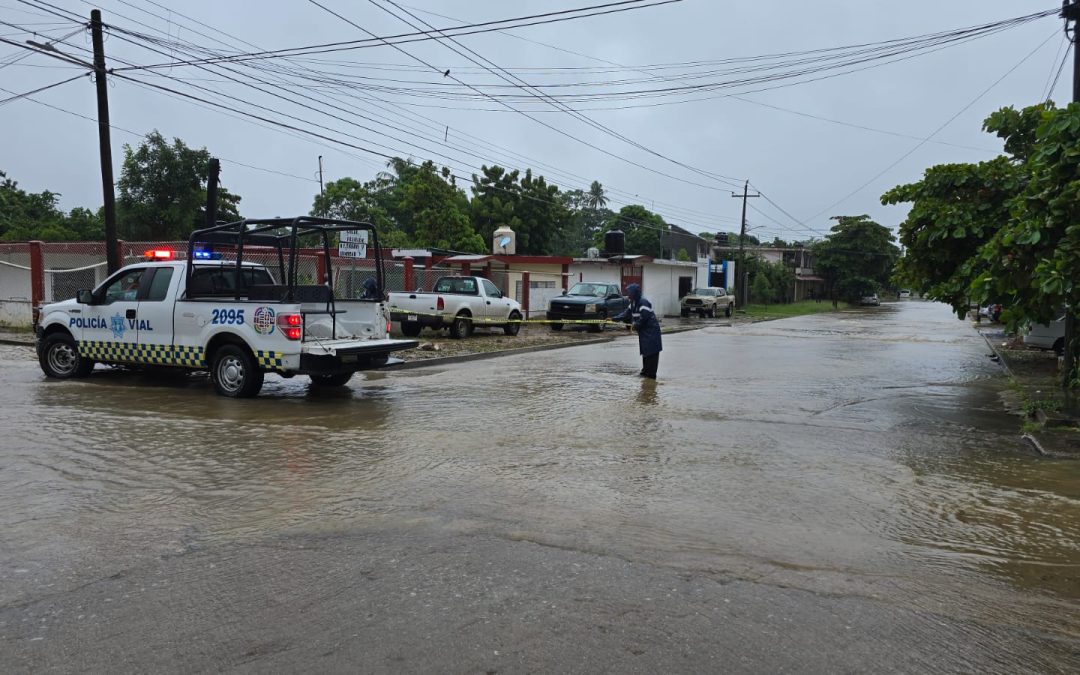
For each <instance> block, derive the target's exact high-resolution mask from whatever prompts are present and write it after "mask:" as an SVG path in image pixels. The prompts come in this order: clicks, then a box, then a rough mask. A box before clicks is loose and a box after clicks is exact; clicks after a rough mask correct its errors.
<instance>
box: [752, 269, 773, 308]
mask: <svg viewBox="0 0 1080 675" xmlns="http://www.w3.org/2000/svg"><path fill="white" fill-rule="evenodd" d="M750 298H751V300H752V301H753V302H758V303H761V304H763V305H768V304H770V303H771V302H772V301H773V300H774V298H773V287H772V284H771V283H769V277H768V275H767V274H757V275H755V276H754V280H753V281H751V282H750Z"/></svg>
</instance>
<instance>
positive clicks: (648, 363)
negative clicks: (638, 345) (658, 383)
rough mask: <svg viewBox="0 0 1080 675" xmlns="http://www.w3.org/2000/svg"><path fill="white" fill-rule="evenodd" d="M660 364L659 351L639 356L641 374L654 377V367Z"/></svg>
mask: <svg viewBox="0 0 1080 675" xmlns="http://www.w3.org/2000/svg"><path fill="white" fill-rule="evenodd" d="M659 365H660V352H657V353H655V354H649V355H648V356H642V357H641V374H642V376H644V377H651V378H652V379H654V380H655V379H656V368H657V367H658V366H659Z"/></svg>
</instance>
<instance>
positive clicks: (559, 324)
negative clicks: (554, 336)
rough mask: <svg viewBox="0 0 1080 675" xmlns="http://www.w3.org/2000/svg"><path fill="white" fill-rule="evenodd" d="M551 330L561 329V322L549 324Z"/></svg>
mask: <svg viewBox="0 0 1080 675" xmlns="http://www.w3.org/2000/svg"><path fill="white" fill-rule="evenodd" d="M551 330H554V331H560V330H562V324H561V323H553V324H551Z"/></svg>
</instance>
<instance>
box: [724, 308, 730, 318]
mask: <svg viewBox="0 0 1080 675" xmlns="http://www.w3.org/2000/svg"><path fill="white" fill-rule="evenodd" d="M724 316H726V317H730V316H731V305H728V306H727V307H725V308H724Z"/></svg>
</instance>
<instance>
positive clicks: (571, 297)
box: [547, 282, 630, 333]
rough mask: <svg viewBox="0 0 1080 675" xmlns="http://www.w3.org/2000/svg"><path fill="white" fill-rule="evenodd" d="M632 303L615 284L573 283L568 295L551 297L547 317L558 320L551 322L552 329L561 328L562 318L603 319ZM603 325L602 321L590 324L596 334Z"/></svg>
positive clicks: (565, 319) (574, 319) (576, 319)
mask: <svg viewBox="0 0 1080 675" xmlns="http://www.w3.org/2000/svg"><path fill="white" fill-rule="evenodd" d="M629 304H630V301H629V300H627V299H626V298H624V297H623V295H622V293H620V292H619V287H618V286H616V285H615V284H601V283H589V282H583V283H580V284H574V287H573V288H571V289H570V290H569V291H567V293H566V295H562V296H559V297H557V298H555V299H553V300H551V301H550V302H549V303H548V311H547V318H548V321H553V322H555V323H552V324H551V329H552V330H562V327H563V324H562V323H559V322H561V321H582V320H594V321H597V320H599V321H603V320H604V319H610V318H611V317H613V316H615V315H616V314H618V313H619V312H621V311H623V310H624V309H626V308H627V306H628V305H629ZM603 328H604V327H603V326H602V325H601V324H599V323H597V324H592V325H590V326H589V330H591V331H594V332H597V333H598V332H600V331H601V330H603Z"/></svg>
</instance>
